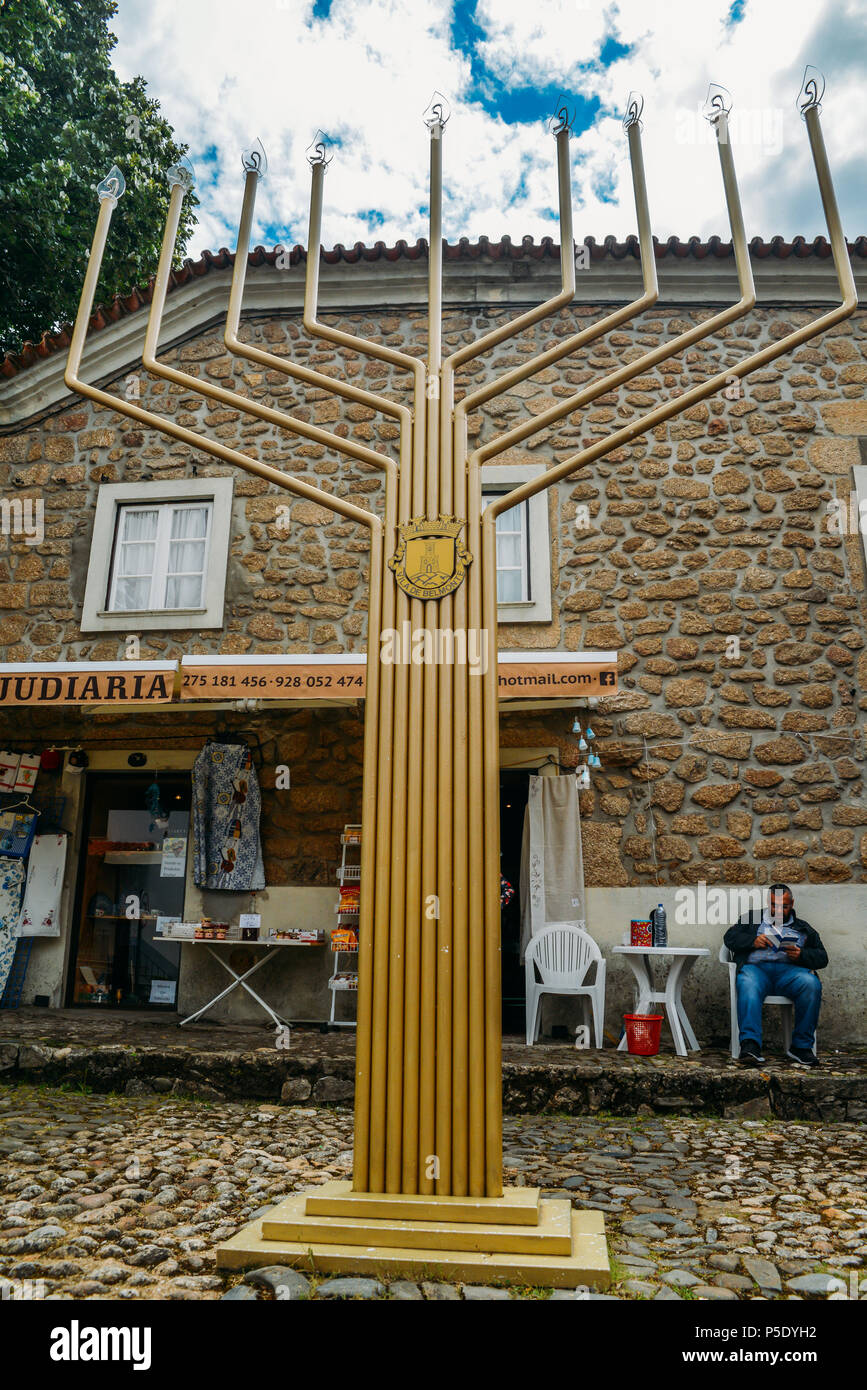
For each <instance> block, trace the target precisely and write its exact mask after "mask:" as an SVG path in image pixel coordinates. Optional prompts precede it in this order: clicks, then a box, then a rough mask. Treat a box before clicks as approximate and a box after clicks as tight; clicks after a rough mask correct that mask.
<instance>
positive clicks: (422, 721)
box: [310, 122, 502, 1196]
mask: <svg viewBox="0 0 867 1390" xmlns="http://www.w3.org/2000/svg"><path fill="white" fill-rule="evenodd" d="M442 135H443V125H442V124H440V123H438V122H437V123H434V124H433V125H432V127H431V141H430V261H429V276H428V278H429V284H428V292H429V346H428V361H427V372H426V377H425V378H424V379H423V380H421V381H419V378H418V377H417V378H416V384H415V401H414V411H413V420H412V432H413V439H412V448H411V449H410V450H409V451H408V455H409V459H410V463H409V466H408V467H407V468H403V467H402V469H401V476H400V486H399V494H398V507H397V528H398V533H399V535H400V537H401V541H400V543H399V544H403V542H404V540H405V541H406V553H405V556H404V558H403V561H402V565H400V566H389V567H387V568H385V569H384V571H383V573H384V579H383V584H382V588H381V591H380V592H378V593H374V592H372V593H371V603H372V605H373V604H376V605H377V608H378V612H379V615H380V624H379V626H380V627H381V629H382V631H383V632H385V631H387V630H388V629H389V627H390V625H391V621H392V620H393V621H395V622H396V630H397V632H398V633H399V634H400V637H401V642H402V643H403V641H404V633H405V632H408V633H409V634H410V636H411V644H412V649H413V650H416V651H418V650H421V651H423V652H424V653H425V654H430V656H431V657H432V659H425V660H424V661H423V662H418V661H413V662H409V663H407V661H406V656H407V652H406V651H405V650H402V651H401V653H400V657H401V659H400V660H398V662H396V663H392V662H391V661H390V662H389V663H388V664H384V663H383V662H382V661H381V654H380V651H379V650H378V649H375V648H374V647H373V645H372V644H371V645H370V647H369V651H368V673H369V674H368V679H369V680H371V679H373V677H374V668H376V674H377V676H378V678H379V682H380V684H379V691H380V703H379V710H378V712H376V711H374V710H372V709H371V710H370V711H369V712H368V715H367V719H368V720H371V719H374V718H375V719H376V720H377V731H376V735H375V738H376V742H377V744H378V746H379V748H380V749H381V750H385V749H389V750H390V757H388V758H382V759H380V760H378V761H377V762H376V772H375V778H376V784H375V787H370V786H367V785H366V786H365V794H364V805H365V824H364V835H365V837H366V836H368V834H370V833H373V834H374V835H375V844H374V848H373V860H374V864H373V872H372V874H371V875H370V878H369V881H367V882H364V883H363V884H362V906H363V917H362V923H361V932H360V951H361V960H360V965H359V975H360V984H361V983H362V982H363V981H366V980H367V979H368V978H369V979H370V982H371V987H370V989H362V988H360V990H359V1000H358V1009H359V1029H358V1053H357V1066H356V1110H357V1123H356V1137H355V1167H354V1187H355V1189H356V1190H357V1191H371V1192H376V1191H384V1192H389V1193H405V1194H417V1193H421V1194H424V1193H437V1194H442V1195H455V1196H464V1195H470V1196H498V1195H500V1193H501V1191H502V1164H501V1145H502V1138H501V1121H500V1098H499V1091H500V1037H499V1021H500V977H499V874H498V864H499V825H498V813H499V800H498V789H497V753H496V747H497V735H496V728H497V711H496V705H495V707H494V710H493V719H494V726H493V728H494V736H493V740H491V739H490V738H488V739H485V738H484V736H483V730H482V717H483V716H482V680H483V677H482V675H481V670H480V669H479V664H477V665H476V667H475V668H470V669H469V670H468V666H467V656H466V653H467V650H468V649H469V650H470V651H479V652H482V653H483V654H484V656H485V657H486V659H487V661H488V662H493V665H494V671H495V668H496V653H495V646H496V635H495V627H494V631H493V632H491V631H488V632H487V634H486V635H487V641H483V640H482V638H481V636H480V627H481V613H482V585H481V579H482V577H481V528H480V507H479V504H478V502H477V503H476V505H475V506H474V507H471V511H472V515H470V516H469V517H468V516H467V505H468V498H467V486H466V478H465V468H463V467H462V473H463V475H464V476H462V477H458V478H456V477H455V476H454V472H455V464H454V461H455V458H456V457H459V458H460V459H461V460H465V458H466V449H465V447H464V448H462V449H457V450H456V448H455V440H454V437H453V430H454V423H453V415H454V412H453V404H454V402H453V393H452V376H451V374H450V373H446V374H445V380H444V379H443V378H444V373H443V371H442ZM321 187H322V174H321V171H319V172H318V173H317V171H314V196H313V199H312V200H311V208H312V209H313V214H312V219H311V243H310V244H311V245H313V246H315V245H316V244H317V242H318V225H317V224H314V221H313V218H314V217H315V218H316V219H318V215H319V210H320V208H321V198H322V194H321ZM453 509H454V516H453ZM449 522H451V523H452V531H453V532H454V533H455V534H454V535H448V534H443V523H449ZM420 523H421V524H422V529H421V530H420V531H419V535H418V537H416V536H414V535H410V536H409V538H407V537H405V535H404V533H405V532H407V531H409V532H410V533H412V532H414V531H416V530H419V526H420ZM447 531H448V527H446V532H447ZM458 541H460V544H458ZM384 545H385V547H386V550H388V548H389V535H388V528H387V527H386V533H385V536H384ZM464 546H466V551H464ZM391 548H392V550H394V549H396V548H397V547H395V546H392V547H391ZM467 552H468V558H471V559H472V561H473V563H472V564H471V566H470V579H469V580H468V579H466V578H464V579H463V582H462V583H460V584H459V585H458V587H457V590H456V592H453V588H454V586H452V588H449V577H450V575H451V574H452V571H453V569H454V566H455V565H457V564H459V559H458V557H459V556H460V555H461V554H464V555H466V553H467ZM450 557H451V558H450ZM438 566H441V573H440V572H438ZM407 576H408V577H409V580H410V581H413V580H414V581H416V582H409V583H407V582H405V581H406V577H407ZM443 588H444V589H447V590H448V592H445V593H444V594H442V595H440V594H439V593H438V592H437V591H438V590H440V589H443ZM428 593H430V594H431V595H432V596H430V597H428V596H427V595H428ZM375 627H376V624H375V623H373V622H372V623H371V632H372V633H373V631H374V629H375ZM445 633H448V634H454V643H455V646H454V649H453V656H454V659H450V656H451V654H452V653H451V651H449V650H446V651H443V649H442V648H441V646H440V641H441V636H442V634H445ZM442 658H445V659H442ZM494 678H495V679H496V676H495V677H494ZM488 717H490V714H488ZM368 732H369V731H368ZM371 736H372V735H371ZM492 750H493V765H492V768H488V767H487V766H486V759H487V760H488V761H490V759H491V756H492ZM371 765H373V764H371ZM486 786H487V787H488V788H489V789H493V796H491V792H490V791H489V793H488V795H489V799H491V800H492V805H491V806H489V807H488V809H487V812H486V813H485V814H486V815H487V819H488V825H489V827H490V825H491V824H493V825H494V827H495V828H494V834H493V835H490V834H486V835H485V836H484V837H483V834H482V822H483V812H484V796H485V787H486ZM468 794H469V804H470V805H471V806H473V808H474V814H473V816H472V817H471V818H470V825H469V826H468V824H467V821H468V816H467V797H468ZM494 914H496V926H497V933H496V944H495V953H494V955H493V956H492V955H491V954H490V952H487V951H486V946H485V939H486V931H487V932H488V933H490V926H491V922H492V921H493V920H494ZM494 966H495V968H494ZM490 1077H494V1082H495V1084H494V1101H493V1104H491V1097H490V1096H489V1095H487V1094H486V1092H487V1090H488V1088H489V1080H488V1078H490ZM359 1119H360V1120H362V1123H358V1120H359Z"/></svg>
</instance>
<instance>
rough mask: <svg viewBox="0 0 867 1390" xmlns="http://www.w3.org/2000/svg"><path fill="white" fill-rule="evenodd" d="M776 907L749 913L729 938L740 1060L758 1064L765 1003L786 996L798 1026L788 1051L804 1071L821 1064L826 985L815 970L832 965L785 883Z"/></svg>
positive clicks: (773, 896)
mask: <svg viewBox="0 0 867 1390" xmlns="http://www.w3.org/2000/svg"><path fill="white" fill-rule="evenodd" d="M769 893H770V906H769V907H767V908H765V909H764V911H762V912H759V911H753V912H748V913H747V914H746V916H745V917H741V919H740V921H739V922H738V923H737V925H736V926H734V927H729V929H728V931H727V932H726V934H725V936H724V938H723V940H724V941H725V944H726V946H728V948H729V950H730V951H731V953H732V956H733V958H734V960H735V961H736V963H737V967H738V970H737V976H736V986H737V997H738V1030H739V1036H740V1043H741V1056H740V1060H741V1062H743V1063H744V1064H745V1065H746V1066H751V1067H755V1066H758V1065H759V1064H760V1063H761V1062H763V1061H764V1060H765V1059H764V1057H763V1056H762V1003H763V1002H764V999H765V997H766V995H768V994H785V995H786V996H787V998H789V999H791V1000H792V1002H793V1003H794V1006H795V1027H794V1031H793V1033H792V1042H791V1046H790V1047H789V1050H788V1052H787V1053H786V1056H787V1057H790V1058H791V1059H792V1061H793V1062H797V1063H798V1065H799V1066H802V1067H817V1066H818V1065H819V1062H818V1059H817V1057H816V1054H815V1052H814V1051H813V1048H814V1046H815V1034H816V1021H817V1019H818V1017H819V1006H820V1004H821V1002H822V986H821V984H820V982H819V977H818V975H815V974H813V973H812V972H813V971H815V970H822V969H824V967H825V966H826V965H827V964H828V954H827V952H826V950H825V947H824V946H823V945H822V942H821V939H820V937H819V933H818V932H817V931H814V930H813V928H812V927H811V926H810V924H809V922H805V921H803V919H802V918H800V917H796V916H795V899H794V897H793V895H792V890H791V888H789V887H788V886H787V885H786V884H785V883H772V884H771V887H770V890H769Z"/></svg>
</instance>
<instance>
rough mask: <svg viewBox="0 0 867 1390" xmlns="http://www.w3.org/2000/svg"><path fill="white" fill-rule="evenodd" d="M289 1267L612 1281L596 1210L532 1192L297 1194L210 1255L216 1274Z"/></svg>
mask: <svg viewBox="0 0 867 1390" xmlns="http://www.w3.org/2000/svg"><path fill="white" fill-rule="evenodd" d="M266 1264H285V1265H296V1266H299V1267H303V1268H304V1269H306V1270H310V1269H311V1267H312V1269H314V1270H315V1271H316V1272H317V1273H320V1272H321V1273H323V1274H365V1275H372V1276H376V1275H385V1276H388V1277H389V1278H399V1277H403V1276H406V1277H408V1278H420V1277H424V1278H430V1277H432V1276H437V1277H440V1278H444V1279H448V1280H451V1281H456V1282H459V1283H468V1284H495V1283H500V1282H514V1283H520V1284H529V1285H532V1286H538V1287H557V1288H576V1287H577V1286H578V1285H595V1286H596V1287H597V1288H600V1289H603V1288H607V1287H608V1285H609V1283H610V1282H611V1271H610V1268H609V1264H608V1250H607V1246H606V1242H605V1219H604V1217H603V1214H602V1212H601V1211H573V1210H572V1204H571V1203H570V1202H568V1201H565V1200H563V1199H562V1198H545V1197H541V1196H540V1193H539V1188H538V1187H513V1188H507V1189H506V1191H505V1192H504V1193H503V1195H502V1197H436V1196H433V1197H428V1196H404V1195H401V1194H397V1193H396V1194H392V1193H381V1192H353V1190H352V1185H351V1183H349V1182H327V1183H323V1185H322V1186H321V1187H317V1188H316V1189H315V1191H312V1192H298V1193H294V1194H293V1195H292V1196H291V1197H287V1198H286V1199H285V1201H282V1202H280V1203H279V1204H278V1205H277V1206H275V1207H274V1208H273V1209H272V1210H271V1211H270V1212H268V1213H267V1215H265V1216H263V1217H260V1218H259V1219H258V1220H256V1221H251V1222H250V1224H249V1225H247V1226H245V1227H244V1228H243V1230H241V1231H239V1232H238V1234H237V1235H235V1236H232V1238H231V1240H227V1241H226V1242H225V1244H223V1245H221V1246H219V1247H218V1249H217V1266H218V1268H220V1269H254V1268H255V1267H256V1266H259V1265H266Z"/></svg>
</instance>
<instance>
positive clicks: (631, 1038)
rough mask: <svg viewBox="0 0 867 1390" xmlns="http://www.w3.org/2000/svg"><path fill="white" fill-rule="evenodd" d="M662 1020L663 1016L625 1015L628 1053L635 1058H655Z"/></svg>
mask: <svg viewBox="0 0 867 1390" xmlns="http://www.w3.org/2000/svg"><path fill="white" fill-rule="evenodd" d="M662 1019H663V1015H662V1014H624V1015H623V1022H624V1025H625V1027H626V1049H627V1051H628V1052H631V1053H632V1055H633V1056H634V1057H655V1056H656V1054H657V1052H658V1051H659V1034H660V1030H661V1028H662Z"/></svg>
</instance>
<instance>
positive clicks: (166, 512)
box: [108, 497, 214, 613]
mask: <svg viewBox="0 0 867 1390" xmlns="http://www.w3.org/2000/svg"><path fill="white" fill-rule="evenodd" d="M193 507H195V508H196V509H204V510H205V511H206V513H207V517H208V522H207V526H206V529H205V534H204V536H201V537H195V539H196V540H197V541H201V542H202V543H203V544H204V559H203V563H202V568H201V570H196V571H195V572H194V573H195V576H196V577H199V576H200V575H201V580H202V597H203V598H204V593H205V585H206V583H207V579H208V555H209V552H210V549H211V532H212V529H213V521H214V504H213V501H212V500H211V499H210V498H209V497H206V498H203V499H202V500H201V501H199V502H192V501H184V502H164V501H160V502H147V503H145V502H124V503H123V504H121V505H120V506H118V508H117V511H116V513H115V516H116V521H115V525H116V528H117V530H116V535H115V543H114V558H113V564H112V574H111V586H110V593H109V596H108V611H109V612H110V613H141V612H145V611H148V610H149V611H151V612H160V613H178V612H181V611H182V610H181V609H179V608H177V607H174V608H169V607H168V605H167V604H166V603H165V602H163V603H156V602H154V600H155V599H157V598H159V597H160V595H162V597H163V599H165V596H166V590H167V589H168V585H169V579H179V578H184V577H187V578H189V577H190V576H191V574H192V573H193V572H188V571H185V572H184V574H181V573H180V572H179V571H178V572H176V573H174V574H171V575H170V574H169V553H170V550H171V545H172V543H173V542H172V535H171V518H172V517H173V516H174V515H175V513H176V512H179V511H188V510H190V509H191V508H193ZM137 512H144V513H147V512H156V513H157V531H156V535H155V536H154V538H153V540H147V541H130V540H126V539H124V538H123V537H122V536H121V533H120V527H121V518H122V517H123V518H125V517H126V516H128V515H131V514H132V515H135V513H137ZM127 545H152V546H153V547H154V561H153V565H152V567H151V573H150V591H149V593H148V598H149V599H150V600H151V602H150V603H149V604H145V605H144V608H117V607H116V606H115V598H116V596H117V586H118V583H120V582H121V581H123V580H124V579H145V578H147V576H146V575H135V574H129V575H126V574H121V573H120V564H119V560H120V553H121V550H122V548H123V547H124V546H127ZM155 591H156V592H155ZM199 607H201V605H199Z"/></svg>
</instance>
